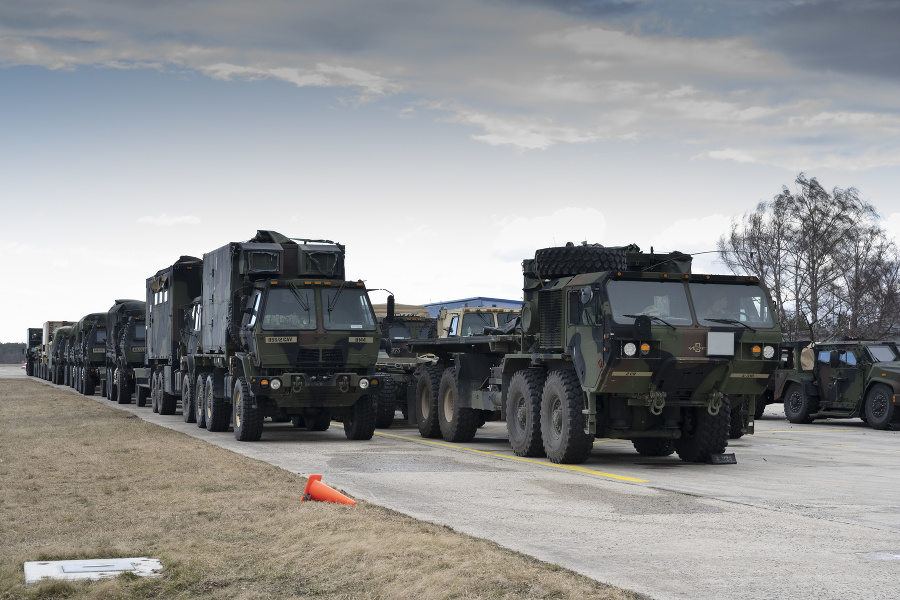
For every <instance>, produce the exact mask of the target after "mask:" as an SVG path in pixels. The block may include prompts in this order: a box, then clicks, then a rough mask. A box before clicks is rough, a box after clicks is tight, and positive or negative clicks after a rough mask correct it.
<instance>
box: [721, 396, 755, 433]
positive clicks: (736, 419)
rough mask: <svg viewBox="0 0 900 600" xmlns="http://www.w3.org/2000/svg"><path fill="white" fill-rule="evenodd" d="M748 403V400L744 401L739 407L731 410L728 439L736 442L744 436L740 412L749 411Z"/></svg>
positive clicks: (742, 418) (742, 419)
mask: <svg viewBox="0 0 900 600" xmlns="http://www.w3.org/2000/svg"><path fill="white" fill-rule="evenodd" d="M725 402H727V400H725ZM748 402H749V400H744V402H743V403H742V404H741V405H740V406H738V407H737V408H732V409H731V422H730V423H729V425H728V439H730V440H738V439H740V438H742V437H743V436H744V431H743V429H744V416H743V415H742V414H741V411H742V410H750V407H749V406H748Z"/></svg>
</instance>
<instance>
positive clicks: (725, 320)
mask: <svg viewBox="0 0 900 600" xmlns="http://www.w3.org/2000/svg"><path fill="white" fill-rule="evenodd" d="M703 320H704V321H712V322H714V323H726V324H729V325H730V324H732V323H733V324H735V325H743V326H744V327H746V328H747V329H749V330H750V331H752V332H753V333H756V330H755V329H753V328H752V327H750V326H749V325H747V324H746V323H744V322H743V321H738V320H737V319H707V318H704V319H703Z"/></svg>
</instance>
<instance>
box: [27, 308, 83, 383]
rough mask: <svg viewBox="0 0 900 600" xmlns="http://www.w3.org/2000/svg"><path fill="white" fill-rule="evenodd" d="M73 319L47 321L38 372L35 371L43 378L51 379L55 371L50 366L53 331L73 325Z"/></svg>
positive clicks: (42, 336)
mask: <svg viewBox="0 0 900 600" xmlns="http://www.w3.org/2000/svg"><path fill="white" fill-rule="evenodd" d="M73 324H74V323H73V322H72V321H46V322H45V323H44V326H43V328H42V331H41V348H40V352H39V357H38V365H37V372H36V373H35V374H36V375H37V376H38V377H40V378H41V379H44V380H47V381H51V380H52V379H53V372H52V369H51V368H50V362H51V360H50V343H51V341H52V340H53V332H55V331H56V330H57V329H58V328H60V327H67V326H71V325H73Z"/></svg>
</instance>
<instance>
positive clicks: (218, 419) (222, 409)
mask: <svg viewBox="0 0 900 600" xmlns="http://www.w3.org/2000/svg"><path fill="white" fill-rule="evenodd" d="M205 387H206V401H205V404H206V428H207V429H208V430H209V431H227V430H228V425H229V424H230V423H231V406H229V404H228V402H226V401H225V398H216V394H215V383H214V381H213V376H212V375H210V376H209V377H207V378H206V384H205Z"/></svg>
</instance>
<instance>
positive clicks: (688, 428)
mask: <svg viewBox="0 0 900 600" xmlns="http://www.w3.org/2000/svg"><path fill="white" fill-rule="evenodd" d="M730 428H731V407H730V406H729V405H728V402H727V400H723V402H722V406H721V408H719V413H718V414H716V415H715V416H713V415H711V414H709V411H708V410H707V409H706V408H705V407H703V408H689V409H687V410H686V411H685V417H684V422H683V423H682V428H681V437H680V438H678V439H677V440H675V452H677V453H678V457H679V458H681V460H683V461H684V462H707V461H708V460H709V457H710V455H712V454H722V453H723V452H725V448H727V447H728V431H729V429H730Z"/></svg>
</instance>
